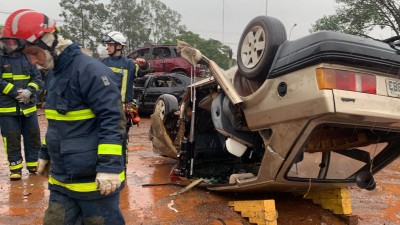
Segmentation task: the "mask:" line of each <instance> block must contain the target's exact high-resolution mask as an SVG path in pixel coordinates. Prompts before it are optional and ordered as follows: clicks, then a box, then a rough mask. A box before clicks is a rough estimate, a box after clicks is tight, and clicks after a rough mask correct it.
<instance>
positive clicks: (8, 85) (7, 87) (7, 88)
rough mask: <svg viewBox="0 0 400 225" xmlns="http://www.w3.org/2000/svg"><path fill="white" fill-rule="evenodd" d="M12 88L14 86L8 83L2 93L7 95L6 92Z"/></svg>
mask: <svg viewBox="0 0 400 225" xmlns="http://www.w3.org/2000/svg"><path fill="white" fill-rule="evenodd" d="M13 87H14V84H11V83H8V84H7V85H6V87H5V88H4V89H3V93H4V94H8V92H10V91H11V89H12V88H13Z"/></svg>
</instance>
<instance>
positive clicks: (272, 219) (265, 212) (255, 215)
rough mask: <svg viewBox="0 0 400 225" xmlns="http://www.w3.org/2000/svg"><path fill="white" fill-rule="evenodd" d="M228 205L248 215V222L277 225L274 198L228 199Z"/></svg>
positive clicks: (245, 215)
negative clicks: (253, 199) (252, 199)
mask: <svg viewBox="0 0 400 225" xmlns="http://www.w3.org/2000/svg"><path fill="white" fill-rule="evenodd" d="M228 205H229V206H232V207H233V210H235V211H236V212H240V214H241V216H242V217H248V218H249V222H250V223H255V224H258V225H277V224H278V223H277V218H278V212H277V211H276V209H275V201H274V200H255V201H230V202H229V203H228Z"/></svg>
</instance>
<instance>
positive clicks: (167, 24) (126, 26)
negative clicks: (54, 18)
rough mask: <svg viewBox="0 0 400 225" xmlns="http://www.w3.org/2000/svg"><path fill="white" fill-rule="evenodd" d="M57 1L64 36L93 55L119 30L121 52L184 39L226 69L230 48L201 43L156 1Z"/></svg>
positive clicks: (173, 14)
mask: <svg viewBox="0 0 400 225" xmlns="http://www.w3.org/2000/svg"><path fill="white" fill-rule="evenodd" d="M98 1H99V0H61V2H60V6H61V10H62V13H61V15H60V16H61V17H63V20H64V23H63V27H62V34H63V36H64V37H66V38H69V39H73V40H76V41H78V42H79V43H80V45H82V47H85V48H88V49H90V50H92V51H93V52H94V55H95V56H97V55H98V53H97V49H96V47H97V45H98V44H100V43H101V39H102V37H103V35H104V34H106V33H108V32H110V31H119V32H121V33H123V34H124V35H125V36H126V37H127V45H126V46H125V52H130V51H131V50H133V49H134V48H136V47H138V46H141V45H145V44H158V43H173V44H176V40H177V39H179V40H184V41H186V42H188V43H190V44H192V45H194V46H196V47H197V48H198V49H200V51H202V52H203V54H204V55H206V56H208V57H210V58H212V59H213V60H214V61H215V62H216V63H217V64H218V65H219V66H221V67H222V68H224V69H227V68H229V67H230V65H231V64H232V63H235V62H233V61H230V59H229V55H230V53H231V51H232V50H231V49H230V47H229V46H227V45H223V44H222V43H221V42H219V41H217V40H213V39H209V40H205V39H203V38H201V37H200V36H199V35H198V34H195V33H193V32H190V31H186V27H185V26H184V25H182V24H181V15H180V14H179V13H178V12H176V11H174V10H172V9H170V8H168V7H167V6H166V5H165V4H164V3H162V2H161V1H160V0H110V2H109V4H102V3H98Z"/></svg>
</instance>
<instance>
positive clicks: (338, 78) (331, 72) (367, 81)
mask: <svg viewBox="0 0 400 225" xmlns="http://www.w3.org/2000/svg"><path fill="white" fill-rule="evenodd" d="M316 74H317V81H318V88H319V89H320V90H322V89H339V90H346V91H356V92H363V93H368V94H376V77H375V76H374V75H369V74H363V73H355V72H351V71H346V70H337V69H327V68H317V70H316Z"/></svg>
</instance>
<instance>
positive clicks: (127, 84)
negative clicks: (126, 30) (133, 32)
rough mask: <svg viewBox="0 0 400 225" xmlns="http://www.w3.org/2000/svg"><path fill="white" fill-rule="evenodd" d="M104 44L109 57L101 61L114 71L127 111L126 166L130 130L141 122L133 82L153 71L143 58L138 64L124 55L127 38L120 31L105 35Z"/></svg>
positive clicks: (137, 60) (124, 151) (139, 59)
mask: <svg viewBox="0 0 400 225" xmlns="http://www.w3.org/2000/svg"><path fill="white" fill-rule="evenodd" d="M103 43H104V44H105V45H106V50H107V53H108V57H106V58H103V59H101V61H102V62H103V63H104V64H105V65H106V66H108V67H109V68H110V69H111V70H112V71H114V76H113V80H114V82H116V83H117V85H118V88H119V89H120V91H121V99H122V105H123V107H124V109H125V113H126V117H127V124H126V134H125V137H124V145H123V147H124V149H123V153H124V158H125V164H126V163H127V150H128V147H127V145H128V138H129V129H130V127H131V126H132V125H135V124H138V122H139V121H140V117H139V114H138V113H137V104H136V100H135V99H134V93H133V81H134V79H135V78H136V77H138V76H142V75H143V74H145V73H147V72H149V71H151V67H150V64H149V63H148V62H147V61H146V60H145V59H142V58H137V59H136V60H135V62H136V63H134V62H133V60H132V59H128V58H126V57H125V54H124V52H123V51H124V47H125V45H126V38H125V37H124V35H123V34H122V33H120V32H118V31H111V32H109V33H108V34H106V35H104V37H103Z"/></svg>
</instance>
